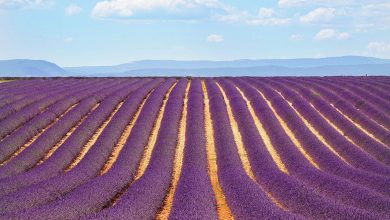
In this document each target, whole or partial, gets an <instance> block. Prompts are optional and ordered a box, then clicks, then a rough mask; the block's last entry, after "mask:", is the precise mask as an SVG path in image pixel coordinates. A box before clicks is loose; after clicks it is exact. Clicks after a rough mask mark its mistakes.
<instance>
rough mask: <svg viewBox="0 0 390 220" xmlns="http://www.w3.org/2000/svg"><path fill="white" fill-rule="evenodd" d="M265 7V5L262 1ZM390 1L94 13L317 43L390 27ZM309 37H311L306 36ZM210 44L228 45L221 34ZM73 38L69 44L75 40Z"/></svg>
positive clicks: (178, 0) (200, 4) (34, 3)
mask: <svg viewBox="0 0 390 220" xmlns="http://www.w3.org/2000/svg"><path fill="white" fill-rule="evenodd" d="M54 2H55V0H0V10H1V9H3V10H8V9H20V8H45V7H50V6H51V5H53V4H54ZM259 4H261V3H259ZM82 12H83V9H82V8H81V7H80V6H78V5H77V4H70V5H68V6H67V7H66V8H65V10H64V13H65V15H67V16H74V15H77V14H79V13H82ZM389 12H390V2H389V1H388V0H278V2H277V4H276V5H275V6H274V7H272V8H258V9H255V10H252V9H248V10H245V9H237V8H235V7H234V6H232V5H229V4H226V3H224V2H223V0H99V1H97V2H96V4H95V5H94V7H93V8H92V10H91V12H90V15H91V16H92V17H93V18H95V19H111V20H121V21H123V20H133V21H134V20H135V21H144V20H147V21H150V22H161V21H173V22H177V21H194V22H197V21H202V20H203V21H214V22H222V23H241V24H246V25H252V26H287V25H291V24H294V25H296V26H300V27H308V28H311V29H314V30H316V31H315V32H314V33H313V34H312V35H311V36H304V35H303V34H299V33H296V34H293V35H291V36H290V40H293V41H299V40H302V39H304V38H308V37H309V38H311V39H313V40H317V41H324V40H347V39H349V38H351V37H352V36H353V35H354V34H356V33H360V32H368V31H370V30H372V29H375V30H380V29H390V13H389ZM306 34H307V33H306ZM206 40H207V41H208V42H213V43H219V42H223V41H224V38H223V36H221V35H218V34H211V35H209V36H207V37H206ZM70 41H72V40H69V39H68V40H66V42H70ZM367 50H369V51H372V52H376V53H389V51H390V43H386V42H370V43H369V44H368V45H367Z"/></svg>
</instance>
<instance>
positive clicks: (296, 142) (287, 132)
mask: <svg viewBox="0 0 390 220" xmlns="http://www.w3.org/2000/svg"><path fill="white" fill-rule="evenodd" d="M257 92H258V93H259V94H260V95H261V96H262V97H263V99H264V100H265V102H266V103H267V105H268V107H269V108H270V109H271V111H272V112H273V113H274V115H275V117H276V118H277V120H278V121H279V124H280V125H281V126H282V128H283V130H284V131H285V132H286V134H287V136H288V137H289V138H290V139H291V141H292V142H293V143H294V145H295V146H296V147H297V148H298V150H299V151H300V152H301V153H302V154H303V156H304V157H305V158H306V159H307V160H308V161H309V162H310V163H311V164H312V165H313V166H314V167H315V168H316V169H318V170H320V169H321V168H320V167H319V166H318V164H317V163H316V162H315V161H314V159H313V158H312V157H311V156H310V155H309V153H307V152H306V150H305V149H304V148H303V147H302V145H301V143H300V142H299V141H298V140H297V138H296V137H295V135H294V134H293V132H292V131H291V129H290V128H289V127H288V126H287V125H286V123H285V122H284V121H283V119H282V118H281V117H280V116H279V115H278V113H276V111H275V109H274V107H273V106H272V104H271V102H270V101H269V100H268V99H267V98H266V97H265V96H264V94H263V93H262V92H260V91H259V90H258V89H257Z"/></svg>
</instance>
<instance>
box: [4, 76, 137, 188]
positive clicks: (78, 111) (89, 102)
mask: <svg viewBox="0 0 390 220" xmlns="http://www.w3.org/2000/svg"><path fill="white" fill-rule="evenodd" d="M131 86H132V83H131V84H130V86H129V84H128V83H127V82H122V83H120V84H116V85H115V87H112V88H108V90H106V91H99V93H98V94H96V95H95V96H100V97H96V98H95V97H94V96H93V94H90V97H89V98H88V99H86V100H85V102H82V103H81V104H80V105H79V106H77V107H75V108H74V109H72V110H71V111H70V112H69V113H68V114H66V115H64V116H63V117H61V118H60V119H59V121H58V122H57V123H56V124H54V125H53V126H52V127H50V128H49V129H48V130H47V131H45V132H44V133H43V134H42V135H41V136H39V137H38V138H37V139H36V141H34V142H33V143H32V144H31V145H30V146H29V147H28V148H27V149H26V150H24V151H23V152H21V153H20V154H19V155H18V156H16V157H15V158H13V159H12V160H11V161H10V162H8V163H7V164H6V165H5V166H3V167H0V179H1V178H5V177H9V176H11V175H15V174H18V173H21V172H23V171H26V170H28V169H30V168H32V167H33V166H34V165H35V164H36V163H37V162H39V160H40V159H42V158H43V157H44V155H45V154H46V152H48V151H49V150H50V149H51V148H52V147H53V146H55V144H56V143H57V142H58V141H59V140H61V138H62V137H64V136H65V135H66V133H67V132H68V131H69V130H70V129H71V128H72V127H73V126H75V125H76V124H77V123H78V122H79V121H80V120H81V119H82V118H83V117H84V116H85V115H87V114H88V113H89V112H91V111H92V110H91V108H92V107H93V106H94V105H96V104H97V103H98V102H100V101H101V100H102V99H104V98H105V97H107V96H109V95H110V94H111V93H113V94H115V93H122V94H118V95H120V96H122V97H118V99H119V100H121V99H123V96H126V95H127V94H128V93H129V91H133V89H132V87H131ZM114 88H115V91H113V90H114ZM91 95H92V96H91ZM118 99H115V96H114V95H112V96H110V99H108V100H106V102H109V103H113V104H112V105H113V108H114V107H115V103H116V102H118ZM101 104H103V103H101ZM112 110H113V109H112ZM107 114H109V113H107ZM103 118H106V117H103ZM96 123H97V124H100V123H98V120H96ZM101 123H102V122H101ZM0 194H1V193H0Z"/></svg>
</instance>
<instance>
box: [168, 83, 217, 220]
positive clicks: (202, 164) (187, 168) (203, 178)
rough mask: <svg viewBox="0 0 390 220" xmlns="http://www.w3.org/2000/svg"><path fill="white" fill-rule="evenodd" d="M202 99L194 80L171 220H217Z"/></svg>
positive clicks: (199, 86) (200, 91)
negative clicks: (207, 152)
mask: <svg viewBox="0 0 390 220" xmlns="http://www.w3.org/2000/svg"><path fill="white" fill-rule="evenodd" d="M203 99H204V96H203V91H202V86H201V81H200V79H193V80H192V81H191V87H190V90H189V92H188V102H187V122H186V139H185V145H184V151H183V164H182V168H181V174H180V177H179V180H178V182H177V186H176V190H175V192H174V196H173V201H172V207H171V212H170V215H169V219H190V218H191V217H194V218H198V219H216V218H217V212H216V209H215V198H214V193H213V190H212V187H211V182H210V178H209V175H208V171H207V157H206V138H205V132H204V128H205V124H204V111H203V106H204V104H203Z"/></svg>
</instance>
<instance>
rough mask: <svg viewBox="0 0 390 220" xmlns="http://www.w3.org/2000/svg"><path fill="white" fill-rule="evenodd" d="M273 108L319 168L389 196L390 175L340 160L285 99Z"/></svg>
mask: <svg viewBox="0 0 390 220" xmlns="http://www.w3.org/2000/svg"><path fill="white" fill-rule="evenodd" d="M264 82H265V83H267V84H268V85H269V86H272V87H273V88H274V89H276V90H277V91H280V92H281V93H282V94H285V93H286V92H288V91H286V90H285V88H284V87H283V86H281V85H279V84H278V83H277V82H274V81H264ZM274 108H275V110H276V112H277V113H278V114H279V115H280V116H281V118H282V119H283V120H284V122H285V123H286V124H287V125H288V127H289V128H291V131H292V132H293V133H294V135H295V137H296V138H297V139H298V140H299V142H300V143H301V144H302V146H303V147H304V149H305V151H306V152H308V154H309V155H310V156H311V157H313V159H314V161H315V162H316V163H317V164H318V165H319V167H320V168H321V169H323V170H324V171H326V172H330V173H333V174H335V175H338V176H341V177H344V178H347V179H350V180H352V181H354V182H356V183H359V184H362V185H364V186H366V187H369V188H372V189H374V190H376V191H377V192H380V193H382V194H384V195H386V196H390V189H389V188H388V187H386V186H387V185H388V184H390V177H385V176H381V175H377V174H373V173H370V172H367V171H362V170H359V169H355V168H353V167H351V166H348V165H347V164H346V163H344V162H342V161H341V160H340V158H338V157H337V156H336V155H334V154H333V153H331V152H330V150H328V149H327V147H326V146H325V145H324V144H323V143H322V142H321V141H320V140H318V139H317V138H316V136H315V135H313V134H312V133H311V131H310V130H309V129H308V128H307V127H306V126H305V124H304V123H303V122H302V120H300V118H299V117H298V116H297V114H296V113H295V112H294V111H293V109H292V108H290V106H289V105H288V103H287V102H286V101H284V100H278V101H277V102H276V103H275V105H274ZM292 128H293V129H292ZM312 146H316V147H312Z"/></svg>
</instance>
